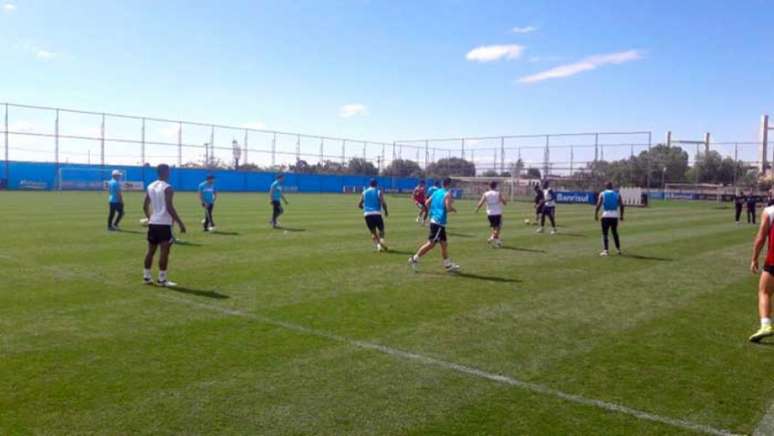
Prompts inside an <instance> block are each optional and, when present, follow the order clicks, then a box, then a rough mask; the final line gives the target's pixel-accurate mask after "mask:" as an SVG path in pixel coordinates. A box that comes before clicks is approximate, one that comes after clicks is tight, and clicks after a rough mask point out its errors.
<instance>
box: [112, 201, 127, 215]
mask: <svg viewBox="0 0 774 436" xmlns="http://www.w3.org/2000/svg"><path fill="white" fill-rule="evenodd" d="M110 210H111V211H113V212H118V213H124V203H110Z"/></svg>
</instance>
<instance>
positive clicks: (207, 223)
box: [199, 174, 218, 232]
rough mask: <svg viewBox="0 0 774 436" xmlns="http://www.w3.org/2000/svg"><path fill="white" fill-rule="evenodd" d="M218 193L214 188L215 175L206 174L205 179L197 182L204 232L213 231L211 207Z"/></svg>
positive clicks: (213, 223)
mask: <svg viewBox="0 0 774 436" xmlns="http://www.w3.org/2000/svg"><path fill="white" fill-rule="evenodd" d="M217 197H218V193H217V191H216V190H215V176H213V175H212V174H210V175H208V176H207V180H205V181H203V182H201V183H199V202H200V203H201V204H202V208H203V209H204V219H203V220H202V225H203V226H204V231H205V232H214V231H215V220H213V219H212V209H213V208H214V207H215V199H217Z"/></svg>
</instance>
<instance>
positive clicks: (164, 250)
mask: <svg viewBox="0 0 774 436" xmlns="http://www.w3.org/2000/svg"><path fill="white" fill-rule="evenodd" d="M159 248H160V250H159V281H158V283H159V285H160V286H175V283H173V282H170V281H169V280H168V279H167V268H168V267H169V252H170V251H171V249H172V241H171V239H170V240H169V241H166V242H162V243H161V244H159Z"/></svg>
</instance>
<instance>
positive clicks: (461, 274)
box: [421, 271, 521, 283]
mask: <svg viewBox="0 0 774 436" xmlns="http://www.w3.org/2000/svg"><path fill="white" fill-rule="evenodd" d="M421 274H428V275H432V276H443V277H455V276H456V277H462V278H464V279H473V280H483V281H485V282H497V283H520V282H521V280H518V279H509V278H507V277H497V276H485V275H481V274H472V273H465V272H460V271H457V272H455V273H433V272H426V273H421Z"/></svg>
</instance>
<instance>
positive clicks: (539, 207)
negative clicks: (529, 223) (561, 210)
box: [535, 184, 544, 225]
mask: <svg viewBox="0 0 774 436" xmlns="http://www.w3.org/2000/svg"><path fill="white" fill-rule="evenodd" d="M543 198H544V197H543V190H542V189H540V185H539V184H535V225H538V223H539V222H540V216H541V215H542V214H543Z"/></svg>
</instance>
